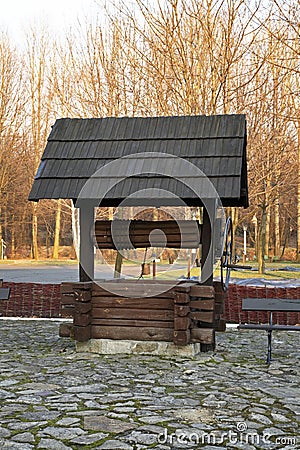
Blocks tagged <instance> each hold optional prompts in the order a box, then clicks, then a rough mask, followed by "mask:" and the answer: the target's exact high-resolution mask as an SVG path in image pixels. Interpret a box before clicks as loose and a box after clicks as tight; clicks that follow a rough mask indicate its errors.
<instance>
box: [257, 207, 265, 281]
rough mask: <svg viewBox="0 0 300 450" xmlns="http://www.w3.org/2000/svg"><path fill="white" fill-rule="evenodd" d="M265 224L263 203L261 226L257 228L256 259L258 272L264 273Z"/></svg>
mask: <svg viewBox="0 0 300 450" xmlns="http://www.w3.org/2000/svg"><path fill="white" fill-rule="evenodd" d="M266 225H267V207H266V205H263V207H262V218H261V226H260V230H259V236H258V237H259V239H258V243H257V244H258V248H257V259H258V273H260V274H263V273H265V269H266V265H265V247H266Z"/></svg>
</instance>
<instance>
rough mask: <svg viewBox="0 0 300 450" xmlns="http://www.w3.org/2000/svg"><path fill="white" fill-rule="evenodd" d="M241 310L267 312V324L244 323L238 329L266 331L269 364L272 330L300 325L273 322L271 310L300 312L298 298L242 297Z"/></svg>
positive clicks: (286, 329) (298, 328)
mask: <svg viewBox="0 0 300 450" xmlns="http://www.w3.org/2000/svg"><path fill="white" fill-rule="evenodd" d="M242 310H243V311H267V312H269V323H268V324H254V323H245V324H240V325H239V326H238V329H239V330H265V331H267V332H268V353H267V364H270V362H271V357H272V331H274V330H279V331H283V330H284V331H300V325H277V324H273V312H300V299H286V298H243V299H242Z"/></svg>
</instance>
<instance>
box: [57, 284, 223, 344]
mask: <svg viewBox="0 0 300 450" xmlns="http://www.w3.org/2000/svg"><path fill="white" fill-rule="evenodd" d="M134 283H135V284H134V291H135V297H134V298H133V297H128V296H126V292H127V291H128V290H129V289H130V290H131V291H132V287H133V282H132V281H127V280H120V281H118V282H117V281H107V282H102V283H101V286H100V285H97V284H96V283H64V285H63V287H62V292H63V294H62V311H64V314H65V313H66V312H68V314H70V313H71V311H72V315H73V330H72V331H70V334H72V335H73V336H74V338H75V339H76V340H78V341H80V342H84V341H86V340H89V339H116V340H138V341H165V342H174V344H175V345H177V346H185V345H188V344H190V343H200V344H201V348H202V350H203V351H207V350H210V349H213V348H214V346H215V329H216V322H217V323H218V324H219V322H218V320H219V319H220V318H219V319H218V320H217V321H216V309H217V308H219V307H218V305H217V304H216V302H215V289H214V287H212V286H203V285H200V284H199V283H195V282H181V283H180V284H178V285H176V286H173V285H172V284H171V285H170V287H169V284H170V283H169V282H162V281H161V282H160V283H158V282H155V281H153V280H148V281H146V282H145V281H143V282H142V283H139V282H136V281H135V282H134ZM153 284H155V289H156V292H160V293H159V294H157V295H154V296H150V295H151V292H153V288H154V286H153ZM71 292H73V296H72V295H71V294H70V293H71ZM145 295H147V296H145ZM71 298H72V301H71ZM219 310H220V308H219ZM218 317H219V316H218ZM61 328H62V330H61V335H62V333H64V335H66V334H67V330H66V329H64V328H63V326H62V327H61Z"/></svg>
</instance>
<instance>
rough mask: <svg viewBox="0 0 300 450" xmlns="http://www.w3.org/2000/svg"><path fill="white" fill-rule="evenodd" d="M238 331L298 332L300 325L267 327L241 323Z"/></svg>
mask: <svg viewBox="0 0 300 450" xmlns="http://www.w3.org/2000/svg"><path fill="white" fill-rule="evenodd" d="M238 328H239V329H240V330H266V331H271V330H282V331H300V325H277V324H275V325H268V324H256V323H243V324H241V325H239V326H238Z"/></svg>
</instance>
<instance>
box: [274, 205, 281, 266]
mask: <svg viewBox="0 0 300 450" xmlns="http://www.w3.org/2000/svg"><path fill="white" fill-rule="evenodd" d="M279 214H280V210H279V198H278V197H276V200H275V211H274V229H275V230H274V234H275V242H274V256H277V257H279V256H280V221H279V219H280V216H279Z"/></svg>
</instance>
